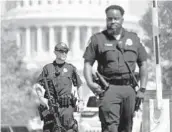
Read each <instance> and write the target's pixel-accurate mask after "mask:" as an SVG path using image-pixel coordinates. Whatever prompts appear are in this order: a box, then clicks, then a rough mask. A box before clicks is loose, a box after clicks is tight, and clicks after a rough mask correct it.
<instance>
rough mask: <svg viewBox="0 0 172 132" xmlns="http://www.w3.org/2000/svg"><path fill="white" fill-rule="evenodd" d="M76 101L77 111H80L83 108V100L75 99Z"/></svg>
mask: <svg viewBox="0 0 172 132" xmlns="http://www.w3.org/2000/svg"><path fill="white" fill-rule="evenodd" d="M77 102H78V103H77V105H76V106H77V112H80V111H82V110H83V108H84V102H83V100H81V99H80V100H78V101H77Z"/></svg>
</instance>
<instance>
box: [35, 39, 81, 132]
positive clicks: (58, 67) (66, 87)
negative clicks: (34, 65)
mask: <svg viewBox="0 0 172 132" xmlns="http://www.w3.org/2000/svg"><path fill="white" fill-rule="evenodd" d="M68 51H69V48H68V47H67V45H66V44H65V43H62V42H61V43H59V44H57V45H56V46H55V49H54V53H55V55H56V60H54V61H53V62H52V63H49V64H47V65H45V66H44V67H43V71H42V73H41V74H40V76H39V77H38V80H37V83H36V84H35V86H34V87H35V89H36V91H37V94H38V96H39V99H40V101H41V104H42V105H44V106H46V107H47V108H49V105H48V100H47V99H48V95H47V91H46V90H45V86H44V85H45V84H44V82H43V78H44V77H46V78H47V82H48V85H51V86H49V91H50V95H51V99H52V100H53V101H54V103H56V102H57V103H58V104H59V109H58V111H57V112H59V119H60V122H61V124H62V126H63V128H65V129H66V130H67V132H69V131H70V132H77V130H78V128H77V127H78V126H77V122H76V120H75V119H74V117H73V112H74V108H75V103H76V98H75V97H74V95H73V94H71V91H72V83H73V85H74V86H75V87H77V88H78V90H79V88H80V87H81V84H82V82H81V79H80V77H79V75H78V74H77V70H76V68H75V67H74V66H73V65H72V64H69V63H67V62H65V60H66V57H67V53H68ZM50 82H52V83H50ZM52 84H53V86H52ZM78 90H77V91H78ZM76 94H78V96H79V92H78V93H76ZM51 120H52V117H51V116H49V117H48V118H47V119H46V120H44V119H43V121H44V126H43V131H44V132H53V127H54V126H53V125H54V124H53V122H51Z"/></svg>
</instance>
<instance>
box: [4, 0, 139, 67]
mask: <svg viewBox="0 0 172 132" xmlns="http://www.w3.org/2000/svg"><path fill="white" fill-rule="evenodd" d="M129 3H130V0H20V1H19V0H18V1H7V2H5V6H6V8H7V10H6V12H5V13H4V16H3V21H4V22H10V24H12V25H13V27H14V29H15V31H16V42H17V46H19V47H21V48H22V49H23V50H24V53H25V60H26V61H28V62H29V63H32V64H40V62H41V64H45V63H47V62H50V61H51V60H53V59H54V55H53V50H54V45H55V44H56V43H58V42H61V41H62V42H66V43H67V44H68V45H69V47H70V52H69V57H68V61H70V62H72V63H73V64H74V65H76V66H77V67H78V68H79V69H82V65H83V60H82V55H83V51H84V49H85V47H86V45H87V42H88V39H89V37H90V36H91V35H92V34H93V33H95V32H98V31H101V30H103V29H104V28H105V25H106V22H105V12H104V10H105V8H106V7H107V6H108V5H110V4H119V5H121V6H122V7H123V8H124V9H125V12H126V13H125V16H124V18H125V22H124V27H125V28H127V29H129V30H134V31H135V32H137V33H139V34H141V33H142V30H141V28H140V27H139V26H138V18H137V17H135V16H132V15H131V14H130V8H131V6H129V5H131V4H129Z"/></svg>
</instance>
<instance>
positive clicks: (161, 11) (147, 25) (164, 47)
mask: <svg viewBox="0 0 172 132" xmlns="http://www.w3.org/2000/svg"><path fill="white" fill-rule="evenodd" d="M158 17H159V33H160V56H161V60H162V62H163V64H164V62H171V61H172V2H171V1H158ZM140 25H141V26H142V27H143V29H144V30H145V32H146V33H147V36H149V37H148V38H147V39H146V40H145V45H146V46H147V47H149V48H150V49H151V54H150V56H149V57H150V58H149V59H150V60H151V61H150V62H152V60H153V59H154V58H153V57H152V56H153V52H154V51H153V42H152V36H153V33H152V9H151V7H150V8H149V9H148V10H147V12H146V13H145V14H144V16H143V18H142V20H141V21H140ZM167 64H168V63H167ZM152 65H153V64H151V66H152ZM171 66H172V65H163V67H162V74H163V85H164V88H168V89H169V88H171V86H172V82H171V81H169V80H170V79H172V73H171V72H172V70H171V69H170V67H171ZM151 71H154V68H153V67H151V68H150V72H151ZM152 77H154V75H153V76H152ZM153 80H154V79H153Z"/></svg>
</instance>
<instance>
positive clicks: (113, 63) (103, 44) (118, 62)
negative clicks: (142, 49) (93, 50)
mask: <svg viewBox="0 0 172 132" xmlns="http://www.w3.org/2000/svg"><path fill="white" fill-rule="evenodd" d="M95 41H96V43H97V44H98V51H97V52H98V55H97V60H98V64H99V65H98V70H99V72H100V73H102V74H103V75H105V76H110V75H111V74H112V75H114V74H118V73H127V72H129V70H128V68H127V67H126V65H125V63H124V59H123V56H122V54H121V51H119V49H118V48H117V45H118V43H122V44H124V45H125V46H124V57H125V60H126V61H127V62H128V63H129V65H130V67H131V69H132V70H133V71H134V70H135V64H136V61H137V57H138V43H139V41H138V37H137V36H136V34H134V33H131V32H127V31H125V35H124V36H123V37H122V38H121V39H120V40H115V39H112V38H111V39H109V38H108V37H107V36H106V35H105V34H104V33H100V34H97V35H96V36H95Z"/></svg>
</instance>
